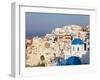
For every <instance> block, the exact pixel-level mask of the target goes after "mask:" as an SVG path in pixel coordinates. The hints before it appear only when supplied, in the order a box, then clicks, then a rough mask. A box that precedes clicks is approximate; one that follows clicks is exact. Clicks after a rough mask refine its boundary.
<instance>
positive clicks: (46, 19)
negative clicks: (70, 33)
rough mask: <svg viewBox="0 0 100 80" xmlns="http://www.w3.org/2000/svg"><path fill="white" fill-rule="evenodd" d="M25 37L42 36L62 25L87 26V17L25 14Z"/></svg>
mask: <svg viewBox="0 0 100 80" xmlns="http://www.w3.org/2000/svg"><path fill="white" fill-rule="evenodd" d="M25 16H26V19H25V21H26V37H27V38H28V37H32V36H42V35H45V34H46V33H48V32H51V31H52V30H53V29H55V28H56V27H63V26H64V25H72V24H75V25H81V26H85V25H89V16H88V15H75V14H54V13H52V14H51V13H33V12H26V14H25Z"/></svg>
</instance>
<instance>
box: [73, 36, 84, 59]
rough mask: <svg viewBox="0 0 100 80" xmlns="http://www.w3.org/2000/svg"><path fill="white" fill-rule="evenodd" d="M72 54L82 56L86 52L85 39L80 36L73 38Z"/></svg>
mask: <svg viewBox="0 0 100 80" xmlns="http://www.w3.org/2000/svg"><path fill="white" fill-rule="evenodd" d="M71 45H72V46H71V55H72V56H77V57H82V55H83V54H84V53H85V52H84V41H83V40H82V39H80V38H75V39H73V40H72V43H71Z"/></svg>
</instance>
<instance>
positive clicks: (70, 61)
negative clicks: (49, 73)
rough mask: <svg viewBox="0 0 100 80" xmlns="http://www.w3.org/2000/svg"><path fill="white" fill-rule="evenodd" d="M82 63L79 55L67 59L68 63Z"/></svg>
mask: <svg viewBox="0 0 100 80" xmlns="http://www.w3.org/2000/svg"><path fill="white" fill-rule="evenodd" d="M80 64H81V60H80V58H79V57H76V56H72V57H69V58H68V59H67V60H66V65H80Z"/></svg>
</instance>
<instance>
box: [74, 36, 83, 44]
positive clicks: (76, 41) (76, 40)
mask: <svg viewBox="0 0 100 80" xmlns="http://www.w3.org/2000/svg"><path fill="white" fill-rule="evenodd" d="M77 44H78V45H82V44H84V42H83V40H81V39H80V38H76V39H74V40H73V41H72V45H77Z"/></svg>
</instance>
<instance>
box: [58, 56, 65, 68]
mask: <svg viewBox="0 0 100 80" xmlns="http://www.w3.org/2000/svg"><path fill="white" fill-rule="evenodd" d="M57 65H58V66H60V65H66V60H65V59H64V58H59V59H58V60H57Z"/></svg>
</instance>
